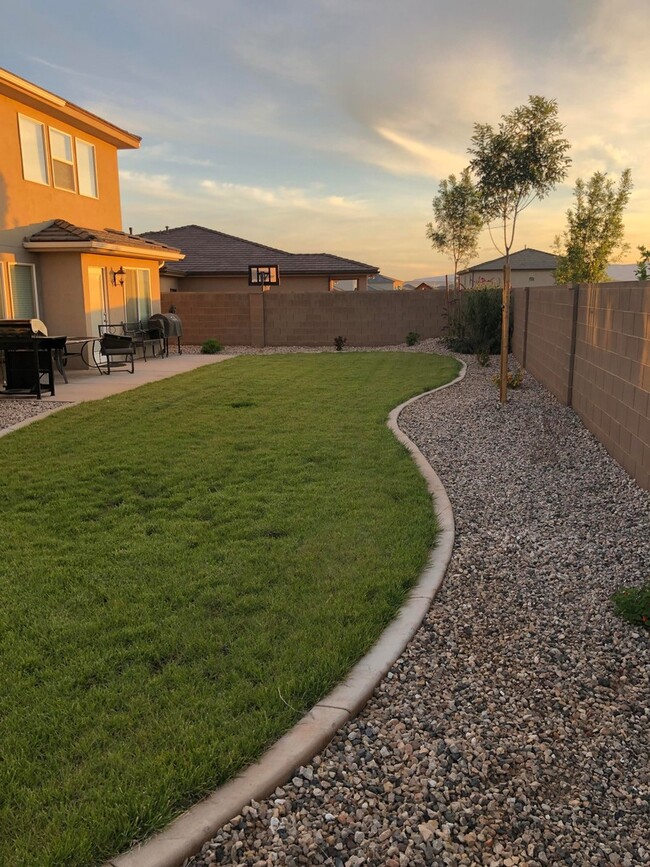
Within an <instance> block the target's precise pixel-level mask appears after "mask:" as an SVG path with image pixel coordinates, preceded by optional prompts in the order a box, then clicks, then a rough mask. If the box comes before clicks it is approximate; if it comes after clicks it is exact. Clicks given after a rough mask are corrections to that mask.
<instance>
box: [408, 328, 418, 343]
mask: <svg viewBox="0 0 650 867" xmlns="http://www.w3.org/2000/svg"><path fill="white" fill-rule="evenodd" d="M419 340H420V335H419V334H418V333H417V331H409V333H408V334H407V335H406V345H407V346H415V344H416V343H417V342H418V341H419Z"/></svg>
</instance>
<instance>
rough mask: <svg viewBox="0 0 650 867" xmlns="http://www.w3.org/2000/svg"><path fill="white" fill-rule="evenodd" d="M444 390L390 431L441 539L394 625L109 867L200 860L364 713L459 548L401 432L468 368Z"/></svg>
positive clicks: (433, 482) (430, 476)
mask: <svg viewBox="0 0 650 867" xmlns="http://www.w3.org/2000/svg"><path fill="white" fill-rule="evenodd" d="M461 364H462V368H461V370H460V372H459V374H458V376H457V377H456V378H455V379H454V380H452V381H451V382H448V383H446V384H445V385H442V386H439V387H438V388H434V389H432V390H431V391H426V392H423V393H422V394H419V395H417V396H416V397H413V398H411V399H410V400H407V401H405V402H404V403H402V404H400V405H399V406H398V407H396V408H395V409H394V410H392V412H391V413H390V415H389V416H388V420H387V422H386V423H387V425H388V427H389V428H390V430H391V431H392V433H393V434H394V435H395V437H396V438H397V439H398V440H399V442H401V443H402V444H403V445H404V446H405V447H406V448H407V449H408V451H409V452H410V453H411V456H412V458H413V460H414V461H415V464H416V465H417V467H418V469H419V471H420V473H421V474H422V475H423V476H424V479H425V480H426V483H427V488H428V490H429V493H430V494H431V496H432V499H433V508H434V512H435V515H436V518H437V520H438V525H439V533H438V537H437V540H436V547H435V548H434V549H432V550H431V552H430V553H429V559H428V561H427V565H426V566H425V568H424V569H423V571H422V574H421V575H420V578H419V580H418V582H417V584H416V585H415V587H413V589H412V590H411V591H410V592H409V594H408V596H407V599H406V601H405V602H404V604H403V605H402V607H401V608H400V610H399V612H398V613H397V616H396V617H395V619H394V620H393V621H392V622H391V623H390V625H389V626H388V627H387V628H386V629H385V630H384V632H383V633H382V634H381V635H380V637H379V638H378V640H377V642H376V643H375V645H374V647H372V648H371V649H370V651H369V652H368V653H367V654H366V655H365V656H364V657H363V658H362V659H361V660H359V662H358V663H357V664H356V665H355V666H354V667H353V668H352V670H351V671H350V673H349V674H348V676H347V678H346V679H345V680H344V681H343V683H341V684H339V685H338V686H336V687H335V688H334V689H333V690H332V691H331V692H330V693H329V694H328V695H326V696H325V697H324V698H323V699H321V701H319V702H318V704H316V705H315V706H314V707H313V708H312V709H311V710H310V711H309V712H308V713H307V714H305V716H304V717H303V718H302V719H301V720H300V721H299V722H298V723H296V725H295V726H294V727H293V728H292V729H290V730H289V731H288V732H287V733H286V734H285V735H283V736H282V737H281V738H280V739H279V740H278V741H277V742H276V743H275V744H273V746H271V747H270V748H269V749H268V750H267V751H266V752H265V753H264V755H263V756H262V757H261V758H260V759H259V761H257V762H255V764H253V765H250V766H249V767H248V768H246V769H245V770H244V771H242V773H241V774H239V776H237V777H235V779H234V780H231V781H230V782H228V783H225V785H223V786H220V787H219V788H218V789H216V790H215V791H214V792H212V794H210V795H208V796H207V797H206V798H204V799H203V800H202V801H200V802H199V803H198V804H195V805H194V806H192V807H190V809H189V810H187V811H186V812H185V813H183V814H182V815H180V816H179V817H178V818H177V819H174V821H173V822H171V823H170V824H169V825H168V826H167V828H165V829H164V830H162V831H160V832H159V833H158V834H155V835H154V836H153V837H151V838H149V839H148V840H145V841H144V842H143V843H141V844H139V845H137V846H135V847H134V848H133V849H130V850H129V851H128V852H124V853H123V854H121V855H117V856H115V857H114V858H112V859H110V860H109V861H107V862H105V864H104V865H103V867H181V865H182V864H183V862H184V861H185V860H186V859H187V858H189V857H191V856H192V855H194V854H196V853H197V852H198V851H199V850H200V849H201V846H202V845H203V844H204V843H205V842H207V841H208V840H210V839H211V838H212V837H214V835H215V834H216V833H217V831H218V830H219V828H220V827H221V826H222V825H224V824H226V823H227V822H228V821H229V820H230V819H232V818H233V817H234V816H236V815H238V814H239V813H240V812H241V810H242V808H243V807H244V806H245V805H246V804H248V803H250V801H251V800H256V801H259V800H261V799H262V798H265V797H267V796H268V795H270V794H271V793H272V792H273V791H274V790H275V789H276V788H277V787H278V786H281V785H282V784H283V783H286V781H287V780H288V779H290V778H291V776H292V775H293V774H294V772H295V770H296V769H297V768H299V767H300V766H301V765H304V764H307V763H308V762H309V761H310V760H311V759H312V758H313V757H314V756H315V755H316V754H317V753H319V752H320V751H321V750H322V749H323V747H325V746H326V745H327V744H328V743H329V742H330V741H331V739H332V738H333V737H334V735H335V734H336V732H337V731H338V730H339V729H340V728H341V727H342V726H343V725H345V723H346V722H348V720H350V719H352V718H354V717H355V716H356V715H357V714H358V713H359V711H360V710H361V709H362V708H363V707H364V705H365V704H366V702H367V701H368V699H369V698H370V696H371V695H372V693H373V692H374V690H375V688H376V687H377V685H378V684H379V683H380V682H381V680H382V679H383V678H384V677H385V675H386V673H387V672H388V670H389V669H390V667H391V666H392V665H393V663H394V662H395V661H396V660H397V659H398V658H399V657H400V656H401V654H402V653H403V652H404V649H405V647H406V645H407V644H408V642H409V641H410V640H411V638H412V637H413V635H414V634H415V633H416V631H417V630H418V629H419V627H420V625H421V623H422V621H423V620H424V618H425V616H426V614H427V611H428V610H429V607H430V605H431V603H432V601H433V598H434V596H435V595H436V593H437V592H438V589H439V588H440V585H441V584H442V580H443V578H444V576H445V572H446V571H447V566H448V564H449V560H450V559H451V554H452V549H453V546H454V538H455V529H454V516H453V512H452V508H451V503H450V502H449V498H448V497H447V493H446V491H445V489H444V487H443V485H442V482H441V481H440V479H439V478H438V476H437V475H436V473H435V472H434V470H433V468H432V467H431V465H430V464H429V462H428V461H427V460H426V458H425V457H424V455H423V454H422V452H421V451H420V450H419V449H418V447H417V446H416V445H415V443H413V442H412V441H411V440H410V439H409V438H408V437H407V436H406V434H404V433H403V432H402V431H401V430H400V429H399V427H398V424H397V421H398V418H399V416H400V413H401V412H402V410H403V409H404V408H405V407H407V406H409V404H411V403H413V402H414V401H416V400H420V398H422V397H426V396H427V395H429V394H433V393H435V392H436V391H441V390H442V389H444V388H449V387H450V386H452V385H455V384H457V383H458V382H460V381H461V380H462V379H464V377H465V373H466V372H467V367H466V365H465V364H464V363H463V362H461Z"/></svg>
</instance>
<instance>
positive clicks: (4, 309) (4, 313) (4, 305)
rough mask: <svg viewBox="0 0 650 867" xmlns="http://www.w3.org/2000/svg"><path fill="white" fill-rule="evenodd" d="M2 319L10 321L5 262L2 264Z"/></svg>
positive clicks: (0, 275)
mask: <svg viewBox="0 0 650 867" xmlns="http://www.w3.org/2000/svg"><path fill="white" fill-rule="evenodd" d="M0 319H9V314H8V313H7V295H6V289H5V266H4V263H3V262H0Z"/></svg>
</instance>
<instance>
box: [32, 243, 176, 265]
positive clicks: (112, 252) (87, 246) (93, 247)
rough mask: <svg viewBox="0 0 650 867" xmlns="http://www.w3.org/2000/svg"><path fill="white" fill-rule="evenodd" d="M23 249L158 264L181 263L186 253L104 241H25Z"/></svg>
mask: <svg viewBox="0 0 650 867" xmlns="http://www.w3.org/2000/svg"><path fill="white" fill-rule="evenodd" d="M23 247H24V248H25V249H26V250H31V251H33V252H34V253H103V254H105V255H109V256H130V257H132V258H133V259H156V260H157V261H158V262H180V261H181V260H182V259H184V258H185V254H184V253H180V252H175V251H172V250H161V249H151V250H150V249H147V248H146V247H132V246H129V245H127V244H107V243H106V242H103V241H23Z"/></svg>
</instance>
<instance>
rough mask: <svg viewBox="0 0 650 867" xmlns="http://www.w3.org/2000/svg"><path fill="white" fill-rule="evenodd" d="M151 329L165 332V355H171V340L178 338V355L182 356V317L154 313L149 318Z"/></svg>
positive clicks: (173, 314)
mask: <svg viewBox="0 0 650 867" xmlns="http://www.w3.org/2000/svg"><path fill="white" fill-rule="evenodd" d="M149 327H150V328H158V329H162V330H163V332H164V336H163V345H164V354H165V355H169V338H170V337H176V338H177V340H178V354H179V355H182V354H183V350H182V349H181V337H182V336H183V323H182V322H181V318H180V316H177V315H176V314H175V313H154V314H153V316H150V317H149Z"/></svg>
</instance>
